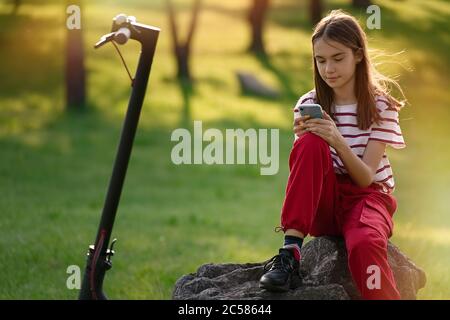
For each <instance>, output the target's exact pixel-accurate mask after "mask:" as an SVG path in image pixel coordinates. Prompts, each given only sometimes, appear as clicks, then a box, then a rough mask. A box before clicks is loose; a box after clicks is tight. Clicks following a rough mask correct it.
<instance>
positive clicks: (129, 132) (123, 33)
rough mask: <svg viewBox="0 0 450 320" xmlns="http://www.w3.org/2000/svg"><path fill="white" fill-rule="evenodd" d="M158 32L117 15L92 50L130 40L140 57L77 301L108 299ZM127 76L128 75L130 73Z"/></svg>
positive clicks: (154, 28)
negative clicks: (119, 215) (115, 235)
mask: <svg viewBox="0 0 450 320" xmlns="http://www.w3.org/2000/svg"><path fill="white" fill-rule="evenodd" d="M159 32H160V29H159V28H156V27H152V26H148V25H144V24H141V23H137V22H136V18H135V17H131V16H130V17H127V16H126V15H125V14H119V15H118V16H116V17H115V18H114V19H113V24H112V29H111V33H109V34H106V35H104V36H102V37H101V39H100V41H99V42H97V43H96V44H95V46H94V47H95V48H99V47H101V46H103V45H104V44H106V43H108V42H112V43H113V44H114V46H115V47H116V49H117V50H118V48H117V46H116V45H115V43H118V44H122V45H123V44H125V43H126V42H127V41H128V40H129V39H132V40H136V41H138V42H140V44H141V53H140V57H139V63H138V67H137V70H136V75H135V77H134V79H133V78H132V79H131V86H132V91H131V97H130V100H129V104H128V109H127V113H126V116H125V120H124V123H123V127H122V133H121V137H120V142H119V146H118V149H117V154H116V159H115V162H114V167H113V171H112V175H111V179H110V181H109V187H108V192H107V195H106V199H105V203H104V206H103V212H102V215H101V220H100V225H99V227H98V231H97V236H96V239H95V243H94V245H91V246H89V250H88V253H87V263H86V268H85V271H84V277H83V282H82V286H81V291H80V294H79V299H80V300H105V299H107V297H106V295H105V294H104V293H103V280H104V278H105V273H106V271H107V270H109V269H111V267H112V263H111V257H112V256H113V255H114V251H113V246H114V243H115V241H116V239H114V240H113V241H112V242H111V245H110V246H109V241H110V238H111V233H112V228H113V225H114V219H115V217H116V212H117V207H118V205H119V200H120V195H121V193H122V187H123V182H124V180H125V175H126V172H127V167H128V162H129V159H130V154H131V149H132V147H133V141H134V136H135V133H136V128H137V125H138V122H139V116H140V113H141V109H142V103H143V101H144V96H145V91H146V89H147V83H148V77H149V75H150V69H151V65H152V62H153V56H154V53H155V48H156V42H157V40H158V35H159ZM119 54H120V51H119ZM121 57H122V56H121ZM122 61H123V58H122ZM123 62H124V61H123ZM125 67H126V65H125ZM127 71H128V69H127ZM128 74H129V75H130V73H129V71H128ZM130 78H131V75H130ZM108 246H109V248H108Z"/></svg>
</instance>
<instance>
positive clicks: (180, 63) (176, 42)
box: [166, 0, 201, 82]
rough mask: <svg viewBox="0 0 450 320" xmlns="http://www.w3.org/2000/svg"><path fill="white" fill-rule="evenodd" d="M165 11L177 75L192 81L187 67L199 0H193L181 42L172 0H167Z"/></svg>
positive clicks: (198, 9) (199, 4) (181, 78)
mask: <svg viewBox="0 0 450 320" xmlns="http://www.w3.org/2000/svg"><path fill="white" fill-rule="evenodd" d="M166 3H167V11H168V14H169V23H170V30H171V34H172V42H173V52H174V55H175V58H176V61H177V67H178V72H177V77H178V79H180V80H187V81H189V82H190V81H192V74H191V71H190V67H189V58H190V56H191V48H192V39H193V37H194V33H195V29H196V27H197V22H198V15H199V12H200V7H201V0H195V2H194V5H193V7H192V18H191V23H190V25H189V29H188V33H187V37H186V40H185V41H184V42H182V41H181V40H180V38H179V34H178V29H177V21H176V15H175V9H174V6H173V3H172V0H167V1H166Z"/></svg>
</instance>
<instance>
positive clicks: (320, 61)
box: [317, 60, 325, 63]
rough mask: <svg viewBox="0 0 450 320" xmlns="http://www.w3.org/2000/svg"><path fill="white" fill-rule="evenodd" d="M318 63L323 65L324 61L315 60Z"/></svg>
mask: <svg viewBox="0 0 450 320" xmlns="http://www.w3.org/2000/svg"><path fill="white" fill-rule="evenodd" d="M317 62H318V63H324V62H325V61H323V60H317Z"/></svg>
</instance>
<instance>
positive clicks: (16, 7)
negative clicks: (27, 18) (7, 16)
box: [11, 0, 22, 15]
mask: <svg viewBox="0 0 450 320" xmlns="http://www.w3.org/2000/svg"><path fill="white" fill-rule="evenodd" d="M11 2H12V3H13V9H12V11H11V14H12V15H16V14H17V11H19V7H20V4H21V3H22V0H12V1H11Z"/></svg>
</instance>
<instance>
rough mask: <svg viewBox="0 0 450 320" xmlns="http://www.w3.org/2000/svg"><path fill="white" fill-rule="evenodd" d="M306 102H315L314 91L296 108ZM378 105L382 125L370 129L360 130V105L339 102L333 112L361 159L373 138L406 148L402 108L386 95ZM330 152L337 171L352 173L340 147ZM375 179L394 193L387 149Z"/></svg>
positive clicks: (385, 191)
mask: <svg viewBox="0 0 450 320" xmlns="http://www.w3.org/2000/svg"><path fill="white" fill-rule="evenodd" d="M304 103H315V92H314V90H312V91H310V92H308V93H306V94H304V95H303V96H302V97H300V99H299V100H298V102H297V104H296V106H295V109H297V107H298V106H299V105H301V104H304ZM376 107H377V110H378V113H379V114H380V116H381V118H382V119H381V121H380V124H379V125H378V124H376V123H372V125H371V126H370V127H369V129H368V130H360V129H359V128H358V125H357V118H356V112H357V111H356V110H357V109H356V104H349V105H335V110H334V113H333V115H334V117H335V119H336V121H335V123H336V127H337V128H338V130H339V132H340V133H341V134H342V136H343V137H344V139H345V141H346V142H347V144H348V145H349V146H350V148H351V150H352V151H353V153H354V154H356V155H357V156H358V157H359V158H361V159H362V157H363V155H364V151H365V148H366V146H367V143H368V142H369V140H374V141H380V142H385V143H386V144H387V145H389V146H391V147H393V148H395V149H401V148H404V147H406V144H405V141H404V139H403V135H402V131H401V129H400V124H399V116H398V111H397V110H396V109H395V108H393V107H391V106H390V104H389V102H388V100H387V99H386V98H385V97H382V96H377V97H376ZM295 138H296V139H297V138H298V137H297V136H296V137H295ZM330 151H331V158H332V160H333V167H334V171H335V172H336V173H337V174H348V171H347V170H346V168H345V166H344V163H343V162H342V160H341V159H340V158H339V156H338V154H337V152H336V150H335V149H334V148H332V147H331V146H330ZM374 182H375V183H376V184H378V185H379V186H380V187H381V188H380V191H382V192H384V193H388V194H390V193H392V192H394V190H395V182H394V174H393V171H392V167H391V164H390V163H389V159H388V157H387V155H386V152H385V153H384V154H383V157H382V159H381V161H380V164H379V165H378V168H377V171H376V175H375V179H374Z"/></svg>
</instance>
